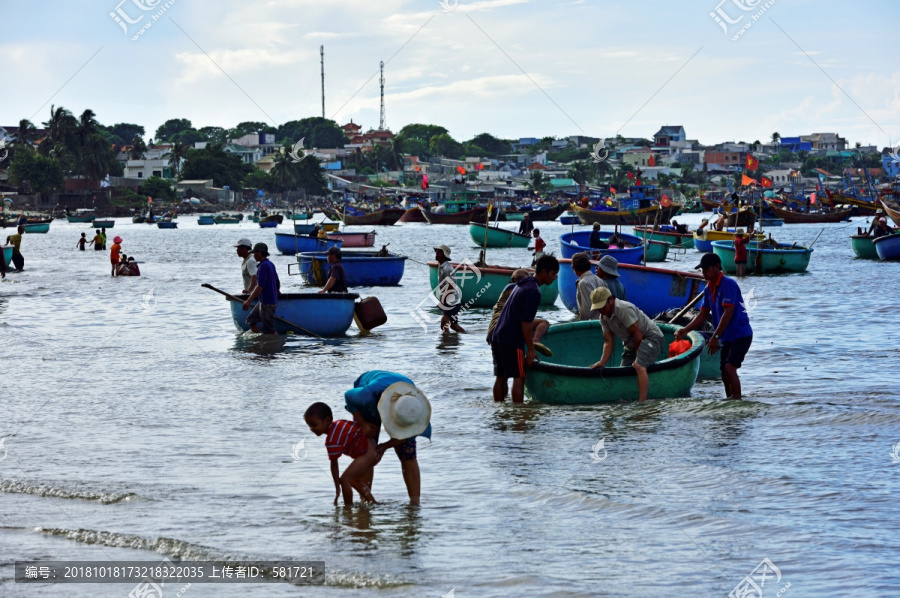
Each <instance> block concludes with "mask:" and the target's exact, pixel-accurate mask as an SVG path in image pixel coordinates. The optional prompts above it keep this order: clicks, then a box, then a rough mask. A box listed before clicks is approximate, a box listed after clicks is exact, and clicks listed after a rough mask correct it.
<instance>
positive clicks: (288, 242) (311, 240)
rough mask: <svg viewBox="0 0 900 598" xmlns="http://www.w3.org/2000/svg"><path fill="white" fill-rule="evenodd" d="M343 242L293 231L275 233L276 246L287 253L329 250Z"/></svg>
mask: <svg viewBox="0 0 900 598" xmlns="http://www.w3.org/2000/svg"><path fill="white" fill-rule="evenodd" d="M341 243H342V241H339V240H338V241H335V240H331V239H327V240H326V239H317V238H315V237H308V236H306V235H292V234H291V233H275V247H276V248H277V249H278V251H280V252H281V253H283V254H285V255H295V254H297V253H311V252H316V251H327V250H328V249H330V248H332V247H340V246H341Z"/></svg>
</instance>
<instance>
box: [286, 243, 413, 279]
mask: <svg viewBox="0 0 900 598" xmlns="http://www.w3.org/2000/svg"><path fill="white" fill-rule="evenodd" d="M341 263H342V264H343V265H344V273H345V274H346V275H347V286H349V287H381V286H393V285H397V284H400V280H401V279H402V278H403V270H404V266H405V263H406V256H404V255H396V254H390V253H389V254H388V255H387V256H384V257H382V256H381V254H380V252H377V251H344V252H342V259H341ZM297 265H298V266H299V269H300V276H301V277H302V278H303V281H304V282H305V283H306V284H308V285H312V286H317V287H321V286H325V283H326V282H327V281H328V276H329V272H330V271H331V264H329V263H328V256H327V254H326V253H325V252H323V251H317V252H310V253H301V254H299V255H298V256H297Z"/></svg>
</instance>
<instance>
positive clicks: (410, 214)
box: [400, 206, 428, 222]
mask: <svg viewBox="0 0 900 598" xmlns="http://www.w3.org/2000/svg"><path fill="white" fill-rule="evenodd" d="M400 222H428V221H427V220H425V215H424V214H422V208H420V207H419V206H415V207H412V208H410V209H408V210H406V211H405V212H403V215H402V216H400Z"/></svg>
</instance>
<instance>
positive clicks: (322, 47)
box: [319, 46, 325, 118]
mask: <svg viewBox="0 0 900 598" xmlns="http://www.w3.org/2000/svg"><path fill="white" fill-rule="evenodd" d="M319 56H321V62H322V118H325V46H319Z"/></svg>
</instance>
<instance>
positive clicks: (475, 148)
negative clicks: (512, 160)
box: [465, 133, 512, 158]
mask: <svg viewBox="0 0 900 598" xmlns="http://www.w3.org/2000/svg"><path fill="white" fill-rule="evenodd" d="M465 145H466V154H467V155H475V154H480V155H482V156H487V157H490V158H496V157H497V156H500V155H502V154H508V153H510V151H512V147H511V146H510V143H509V141H506V140H504V139H498V138H496V137H494V136H493V135H491V134H490V133H481V134H480V135H476V136H475V137H473V138H472V139H470V140H469V141H467V142H466V143H465Z"/></svg>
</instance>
